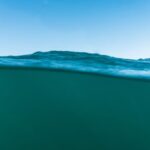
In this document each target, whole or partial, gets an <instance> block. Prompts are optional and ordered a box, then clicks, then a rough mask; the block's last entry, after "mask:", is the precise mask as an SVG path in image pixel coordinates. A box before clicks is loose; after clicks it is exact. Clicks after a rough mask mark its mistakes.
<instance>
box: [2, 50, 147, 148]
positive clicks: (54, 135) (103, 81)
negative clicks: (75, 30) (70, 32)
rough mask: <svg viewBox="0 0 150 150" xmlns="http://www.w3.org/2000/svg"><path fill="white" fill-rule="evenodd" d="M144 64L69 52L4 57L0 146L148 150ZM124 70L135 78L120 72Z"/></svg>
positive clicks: (136, 61)
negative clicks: (130, 69)
mask: <svg viewBox="0 0 150 150" xmlns="http://www.w3.org/2000/svg"><path fill="white" fill-rule="evenodd" d="M65 53H68V54H65ZM46 55H49V56H47V60H46ZM50 55H52V56H53V55H54V56H53V57H54V58H53V57H52V56H50ZM75 55H76V56H75ZM33 56H34V57H33ZM93 56H94V57H96V58H97V60H96V61H97V63H96V61H95V59H93ZM42 57H43V61H42ZM50 58H51V59H50ZM56 58H57V59H56ZM67 58H68V59H67ZM81 58H82V61H81ZM113 59H114V60H113ZM40 60H41V61H40ZM44 60H45V61H46V62H44ZM106 60H107V61H106ZM117 60H118V61H117ZM73 62H74V63H73ZM75 62H76V63H75ZM98 62H99V63H98ZM100 62H101V63H100ZM102 62H103V64H102ZM104 62H105V63H104ZM65 63H66V64H68V66H67V65H66V64H65ZM148 63H149V60H122V59H117V58H111V57H108V56H100V55H91V54H86V53H76V54H74V53H70V52H63V53H61V54H59V56H58V52H49V53H36V54H33V55H32V56H31V55H28V56H19V57H5V58H4V57H2V58H1V67H0V83H1V84H0V91H1V92H0V119H1V124H0V149H1V150H133V149H134V150H149V149H150V142H149V141H150V117H149V116H150V109H149V107H150V82H149V76H148V73H147V74H146V76H145V74H144V73H145V72H146V71H147V70H148ZM44 64H45V65H44ZM69 64H70V65H69ZM126 64H128V66H127V65H126ZM131 64H132V65H131ZM137 64H138V65H137ZM143 64H147V66H146V65H144V66H143V68H144V67H145V68H147V69H145V68H144V69H143V70H144V73H143V72H142V73H141V72H140V71H142V65H143ZM56 66H57V67H56ZM83 66H87V67H86V68H84V67H83ZM106 66H108V67H106ZM110 66H111V68H112V69H111V72H110V70H109V68H110ZM135 66H136V67H135ZM94 67H95V68H97V69H92V68H94ZM129 67H130V68H134V69H132V71H134V70H136V72H137V73H136V75H135V72H134V75H133V74H132V77H131V76H130V74H131V73H130V74H129V73H126V74H125V73H124V72H123V73H121V74H119V70H121V69H120V68H124V70H125V68H128V70H129ZM135 68H136V69H135ZM113 69H114V70H115V69H116V70H115V71H112V70H113ZM93 70H94V71H93ZM104 70H105V72H104ZM126 70H127V69H126ZM117 71H118V72H117ZM138 71H139V72H140V73H139V72H138ZM110 73H112V74H110ZM126 77H129V78H126ZM139 77H140V78H141V77H142V80H140V79H138V78H139ZM145 79H146V80H145ZM147 79H148V80H147Z"/></svg>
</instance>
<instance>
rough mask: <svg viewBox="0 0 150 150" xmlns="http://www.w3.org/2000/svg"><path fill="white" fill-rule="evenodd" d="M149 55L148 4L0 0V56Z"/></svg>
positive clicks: (133, 0)
mask: <svg viewBox="0 0 150 150" xmlns="http://www.w3.org/2000/svg"><path fill="white" fill-rule="evenodd" d="M48 50H73V51H86V52H92V53H101V54H107V55H112V56H116V57H125V58H144V57H150V0H0V55H16V54H27V53H32V52H35V51H48Z"/></svg>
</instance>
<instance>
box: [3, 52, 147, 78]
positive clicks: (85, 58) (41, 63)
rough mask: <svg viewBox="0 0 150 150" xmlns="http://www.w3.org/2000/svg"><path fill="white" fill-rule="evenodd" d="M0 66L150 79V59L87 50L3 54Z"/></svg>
mask: <svg viewBox="0 0 150 150" xmlns="http://www.w3.org/2000/svg"><path fill="white" fill-rule="evenodd" d="M0 66H1V67H4V66H9V67H35V68H47V69H63V70H72V71H80V72H88V73H96V74H105V75H112V76H121V77H132V78H142V79H150V59H138V60H132V59H122V58H115V57H111V56H107V55H100V54H89V53H85V52H71V51H49V52H35V53H33V54H30V55H22V56H5V57H0Z"/></svg>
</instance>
